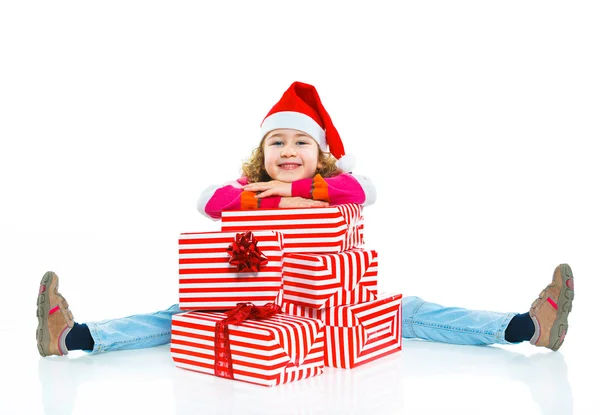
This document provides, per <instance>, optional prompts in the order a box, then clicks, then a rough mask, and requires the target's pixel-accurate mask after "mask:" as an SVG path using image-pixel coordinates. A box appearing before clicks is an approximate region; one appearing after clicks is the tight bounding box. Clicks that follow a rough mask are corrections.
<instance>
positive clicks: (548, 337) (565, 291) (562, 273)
mask: <svg viewBox="0 0 600 415" xmlns="http://www.w3.org/2000/svg"><path fill="white" fill-rule="evenodd" d="M574 296H575V291H574V288H573V271H571V267H570V266H569V265H567V264H560V265H559V266H557V267H556V269H555V270H554V275H553V277H552V283H550V284H549V285H548V286H547V287H546V288H544V290H543V291H542V292H541V293H540V296H539V298H538V299H537V300H535V301H534V302H533V304H532V305H531V308H530V309H529V316H530V317H531V319H532V320H533V325H534V326H535V333H534V334H533V337H532V338H531V340H530V343H531V344H533V345H535V346H541V347H547V348H549V349H552V350H554V351H556V350H558V349H559V348H560V346H561V345H562V344H563V341H564V340H565V336H566V334H567V329H568V328H569V324H568V323H567V319H568V317H569V313H570V312H571V308H573V305H572V302H573V297H574Z"/></svg>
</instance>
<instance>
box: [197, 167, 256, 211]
mask: <svg viewBox="0 0 600 415" xmlns="http://www.w3.org/2000/svg"><path fill="white" fill-rule="evenodd" d="M246 183H247V180H246V178H245V177H242V178H241V179H238V180H236V181H234V182H230V183H228V184H226V185H223V186H220V187H219V186H210V187H208V188H207V189H205V190H204V191H203V192H202V194H201V195H200V198H199V199H198V202H197V205H196V207H197V209H198V211H200V213H202V214H203V215H205V216H208V217H209V218H211V219H220V218H221V212H223V211H224V210H236V209H240V208H241V194H242V191H243V189H242V186H243V185H245V184H246Z"/></svg>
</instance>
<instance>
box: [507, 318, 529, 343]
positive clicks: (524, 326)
mask: <svg viewBox="0 0 600 415" xmlns="http://www.w3.org/2000/svg"><path fill="white" fill-rule="evenodd" d="M534 332H535V327H534V326H533V320H531V317H529V313H523V314H517V315H516V316H514V317H513V318H512V320H511V321H510V323H508V327H506V331H505V332H504V338H505V339H506V341H507V342H511V343H519V342H523V341H529V340H531V338H532V337H533V333H534Z"/></svg>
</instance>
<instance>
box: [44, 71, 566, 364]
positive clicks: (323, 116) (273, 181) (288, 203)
mask: <svg viewBox="0 0 600 415" xmlns="http://www.w3.org/2000/svg"><path fill="white" fill-rule="evenodd" d="M261 137H262V138H261V142H260V144H259V146H258V147H257V148H256V149H255V150H254V152H253V153H252V156H251V157H250V159H249V160H248V161H247V162H246V163H244V164H243V167H242V172H243V177H242V178H240V179H238V180H236V181H233V182H231V183H228V184H225V185H223V186H213V187H210V188H208V189H206V190H205V191H204V192H203V193H202V195H201V196H200V198H199V199H198V204H197V208H198V210H199V211H200V212H201V213H202V214H204V215H206V216H208V217H210V218H213V219H219V218H220V216H221V212H223V211H224V210H232V209H264V208H274V207H280V208H285V207H307V208H310V207H320V206H328V205H339V204H343V203H357V204H362V205H364V206H368V205H370V204H372V203H374V202H375V199H376V192H375V188H374V186H373V184H372V183H371V182H370V181H369V180H368V179H367V178H366V177H363V176H358V175H354V174H351V173H349V171H350V169H351V167H350V165H351V161H350V158H349V157H348V156H347V155H345V154H344V147H343V145H342V142H341V140H340V138H339V135H338V133H337V130H336V129H335V127H334V126H333V123H332V122H331V119H330V117H329V115H328V114H327V112H326V111H325V108H324V107H323V105H322V104H321V101H320V98H319V96H318V94H317V91H316V90H315V88H314V87H313V86H311V85H307V84H303V83H300V82H295V83H293V84H292V85H291V86H290V88H289V89H288V90H287V91H286V92H285V93H284V94H283V96H282V98H281V100H280V101H279V102H278V103H277V104H276V105H275V106H274V107H273V108H272V109H271V111H270V112H269V113H268V114H267V116H266V117H265V119H264V120H263V123H262V125H261ZM573 296H574V291H573V273H572V272H571V268H570V267H569V266H568V265H567V264H561V265H559V266H557V267H556V269H555V270H554V273H553V275H552V282H551V283H550V284H549V285H548V286H547V287H546V288H544V290H542V292H541V293H540V295H539V297H538V298H537V299H536V300H535V301H534V302H533V304H532V306H531V308H530V309H529V312H526V313H523V314H516V313H510V312H508V313H498V312H492V311H475V310H467V309H464V308H458V307H444V306H441V305H438V304H433V303H429V302H426V301H424V300H422V299H420V298H418V297H404V298H403V304H402V336H403V337H404V338H421V339H425V340H431V341H438V342H444V343H454V344H470V345H485V344H509V343H519V342H523V341H529V342H530V343H531V344H533V345H535V346H541V347H547V348H549V349H552V350H558V349H559V348H560V346H561V345H562V343H563V341H564V338H565V335H566V333H567V328H568V322H567V319H568V316H569V313H570V311H571V307H572V301H573ZM37 304H38V309H37V317H38V328H37V333H36V337H37V344H38V350H39V352H40V355H42V356H50V355H65V354H67V353H68V351H69V350H86V351H91V352H92V353H98V352H104V351H109V350H124V349H139V348H144V347H151V346H157V345H161V344H167V343H169V342H170V341H171V317H172V316H173V314H176V313H180V312H182V311H181V310H180V309H179V306H178V305H173V306H171V307H170V308H168V309H166V310H163V311H158V312H156V313H152V314H140V315H134V316H129V317H125V318H121V319H113V320H105V321H100V322H88V323H84V324H78V323H75V322H74V321H73V314H72V313H71V311H70V310H69V306H68V303H67V301H66V300H65V299H64V297H63V296H62V295H61V294H60V293H59V292H58V276H57V275H56V274H55V273H53V272H47V273H46V274H44V276H43V278H42V281H41V284H40V290H39V293H38V299H37Z"/></svg>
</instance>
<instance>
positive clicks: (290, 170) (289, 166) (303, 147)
mask: <svg viewBox="0 0 600 415" xmlns="http://www.w3.org/2000/svg"><path fill="white" fill-rule="evenodd" d="M263 151H264V154H265V170H266V171H267V174H268V175H269V176H270V177H271V178H272V179H273V180H279V181H281V182H286V183H291V182H293V181H296V180H300V179H307V178H309V177H310V178H312V177H314V176H315V174H316V173H317V169H318V168H320V167H321V163H320V162H319V146H318V144H317V142H316V141H315V140H313V139H312V137H311V136H309V135H306V134H305V133H303V132H301V131H298V130H289V129H278V130H273V131H271V132H269V133H268V134H267V136H266V137H265V140H264V142H263Z"/></svg>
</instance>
